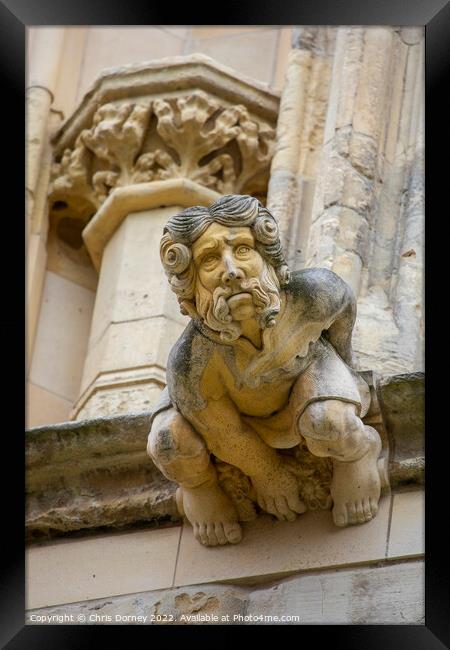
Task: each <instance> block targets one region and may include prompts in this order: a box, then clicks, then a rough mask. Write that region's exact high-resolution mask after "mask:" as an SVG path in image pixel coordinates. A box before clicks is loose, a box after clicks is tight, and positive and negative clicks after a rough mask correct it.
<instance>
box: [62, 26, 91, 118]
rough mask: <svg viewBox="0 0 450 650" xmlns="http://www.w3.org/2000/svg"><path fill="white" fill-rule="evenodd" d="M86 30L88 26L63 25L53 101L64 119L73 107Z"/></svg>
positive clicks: (80, 70) (80, 69) (86, 34)
mask: <svg viewBox="0 0 450 650" xmlns="http://www.w3.org/2000/svg"><path fill="white" fill-rule="evenodd" d="M88 32H89V28H88V27H81V26H80V27H64V42H63V44H62V48H61V55H60V57H61V58H60V66H59V72H58V77H57V80H56V83H55V89H54V95H55V99H54V103H53V106H54V109H55V110H57V111H61V113H62V114H63V116H64V119H65V118H67V117H68V116H69V115H70V114H71V113H72V111H73V110H74V108H75V102H76V100H77V94H78V88H79V82H80V74H81V72H82V67H83V58H84V56H85V52H86V41H87V36H88Z"/></svg>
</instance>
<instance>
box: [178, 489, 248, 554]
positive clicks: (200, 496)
mask: <svg viewBox="0 0 450 650" xmlns="http://www.w3.org/2000/svg"><path fill="white" fill-rule="evenodd" d="M176 497H177V505H178V509H179V511H180V513H181V514H183V515H185V516H186V517H187V519H188V520H189V522H190V523H191V525H192V528H193V530H194V536H195V538H196V539H198V541H199V542H200V543H201V544H204V545H205V546H217V545H218V544H220V545H223V544H238V543H239V542H240V541H241V539H242V529H241V526H240V524H239V523H238V515H237V512H236V509H235V507H234V506H233V504H232V503H231V501H230V499H229V498H228V497H227V496H226V494H225V493H224V492H223V491H222V489H221V488H220V487H219V485H218V484H217V483H216V482H213V483H211V482H208V483H204V484H203V485H200V486H199V487H195V488H186V487H179V488H178V490H177V495H176Z"/></svg>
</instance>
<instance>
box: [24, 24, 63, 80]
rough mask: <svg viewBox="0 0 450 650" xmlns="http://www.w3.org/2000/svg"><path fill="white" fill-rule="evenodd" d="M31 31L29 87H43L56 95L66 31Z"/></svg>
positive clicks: (54, 28) (34, 28)
mask: <svg viewBox="0 0 450 650" xmlns="http://www.w3.org/2000/svg"><path fill="white" fill-rule="evenodd" d="M29 31H30V32H31V33H30V40H29V50H28V52H27V55H28V66H27V86H42V87H43V88H48V89H49V90H50V91H51V92H52V93H54V91H55V85H56V81H57V78H58V72H59V67H60V63H61V61H60V56H61V53H62V48H63V44H64V32H65V30H64V28H63V27H57V26H55V27H53V26H52V27H31V28H29Z"/></svg>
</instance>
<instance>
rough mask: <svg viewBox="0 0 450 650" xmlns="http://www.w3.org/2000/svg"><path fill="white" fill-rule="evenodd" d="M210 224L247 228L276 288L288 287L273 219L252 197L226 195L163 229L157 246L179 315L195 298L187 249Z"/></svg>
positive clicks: (176, 218)
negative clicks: (266, 263) (178, 305)
mask: <svg viewBox="0 0 450 650" xmlns="http://www.w3.org/2000/svg"><path fill="white" fill-rule="evenodd" d="M212 223H218V224H220V225H222V226H228V227H236V228H242V227H245V226H248V227H250V228H251V229H252V231H253V235H254V237H255V242H256V248H257V250H258V252H259V253H260V255H261V256H262V257H263V258H264V259H265V260H266V261H267V262H268V263H269V264H270V265H271V266H272V267H273V268H274V270H275V273H276V276H277V278H278V281H279V283H280V286H285V285H286V284H288V282H289V268H288V266H287V264H286V262H285V259H284V256H283V249H282V246H281V241H280V235H279V230H278V224H277V222H276V221H275V219H274V217H273V216H272V215H271V214H270V212H269V211H268V210H267V208H265V207H264V206H263V205H261V203H260V202H259V201H258V200H257V199H255V198H254V197H252V196H247V195H237V194H227V195H226V196H223V197H221V198H220V199H218V200H217V201H215V202H214V203H213V204H212V205H210V206H209V207H203V206H195V207H192V208H186V210H183V211H182V212H180V213H178V214H175V215H174V216H173V217H171V218H170V219H169V221H168V222H167V224H166V226H165V227H164V234H163V237H162V239H161V243H160V255H161V261H162V264H163V267H164V270H165V272H166V275H167V276H168V278H169V283H170V286H171V288H172V290H173V291H174V292H175V293H176V295H177V297H178V301H179V303H180V305H181V308H182V312H183V313H188V312H187V311H186V301H188V302H190V301H192V300H193V299H194V295H195V267H194V264H193V262H192V253H191V246H192V244H193V243H194V242H195V241H196V240H197V239H198V238H199V237H200V236H201V235H202V234H203V233H204V232H205V230H206V229H207V228H208V226H210V225H211V224H212ZM183 303H184V304H183ZM183 307H184V308H183Z"/></svg>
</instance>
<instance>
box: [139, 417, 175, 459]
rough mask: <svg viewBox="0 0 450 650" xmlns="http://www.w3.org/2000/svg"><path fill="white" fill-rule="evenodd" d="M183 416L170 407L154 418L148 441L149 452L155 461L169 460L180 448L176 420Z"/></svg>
mask: <svg viewBox="0 0 450 650" xmlns="http://www.w3.org/2000/svg"><path fill="white" fill-rule="evenodd" d="M178 417H182V416H180V415H179V413H177V411H175V409H170V410H167V411H162V412H161V413H158V415H156V417H155V419H154V420H153V423H152V427H151V429H150V434H149V436H148V442H147V453H148V455H149V456H150V457H151V458H153V460H154V461H155V462H158V461H160V462H161V461H168V460H170V459H171V458H172V457H173V455H174V454H175V453H176V451H177V449H178V446H179V445H178V436H177V428H179V427H177V426H176V420H177V418H178Z"/></svg>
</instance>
